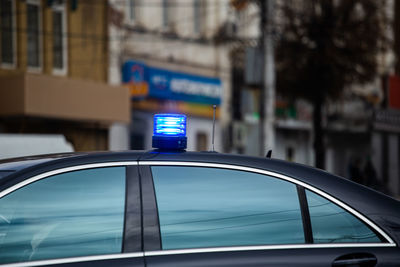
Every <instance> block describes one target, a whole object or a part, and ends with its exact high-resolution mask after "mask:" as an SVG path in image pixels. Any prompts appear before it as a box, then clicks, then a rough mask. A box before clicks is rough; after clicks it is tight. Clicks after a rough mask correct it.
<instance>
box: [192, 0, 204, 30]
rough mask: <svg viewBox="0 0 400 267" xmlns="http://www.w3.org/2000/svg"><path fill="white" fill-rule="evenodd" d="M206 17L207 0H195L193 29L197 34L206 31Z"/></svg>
mask: <svg viewBox="0 0 400 267" xmlns="http://www.w3.org/2000/svg"><path fill="white" fill-rule="evenodd" d="M205 18H206V2H205V1H204V0H194V6H193V31H194V33H195V34H202V33H204V25H205Z"/></svg>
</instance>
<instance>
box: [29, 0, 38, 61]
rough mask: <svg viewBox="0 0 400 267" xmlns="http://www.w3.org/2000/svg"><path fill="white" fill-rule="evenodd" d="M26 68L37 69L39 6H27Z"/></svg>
mask: <svg viewBox="0 0 400 267" xmlns="http://www.w3.org/2000/svg"><path fill="white" fill-rule="evenodd" d="M26 8H27V28H28V31H27V33H28V45H27V49H28V51H27V52H28V66H29V67H39V66H40V63H39V6H38V5H32V4H27V5H26Z"/></svg>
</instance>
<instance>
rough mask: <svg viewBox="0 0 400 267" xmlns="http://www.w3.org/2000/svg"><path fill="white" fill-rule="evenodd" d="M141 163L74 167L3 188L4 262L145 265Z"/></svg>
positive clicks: (0, 259) (0, 233)
mask: <svg viewBox="0 0 400 267" xmlns="http://www.w3.org/2000/svg"><path fill="white" fill-rule="evenodd" d="M127 164H129V166H126V165H127ZM136 164H137V163H136V162H133V163H118V162H112V163H96V164H87V165H80V166H69V167H65V168H61V169H58V170H51V171H48V172H44V173H42V174H39V175H36V176H33V177H27V178H26V179H25V180H23V181H22V182H20V183H18V184H15V185H13V186H11V187H9V188H7V189H5V190H3V191H2V192H1V193H0V264H11V265H13V266H41V265H59V264H63V265H64V266H94V265H95V266H106V265H107V266H110V265H112V266H144V259H143V252H142V245H141V244H142V241H141V215H140V212H141V202H140V200H141V199H140V187H139V176H138V169H137V166H135V165H136Z"/></svg>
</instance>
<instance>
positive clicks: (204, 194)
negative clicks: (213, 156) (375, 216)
mask: <svg viewBox="0 0 400 267" xmlns="http://www.w3.org/2000/svg"><path fill="white" fill-rule="evenodd" d="M139 164H140V165H141V166H140V172H141V176H142V181H145V183H144V186H145V187H146V185H147V187H146V189H144V190H148V191H149V192H148V193H149V194H148V195H149V196H151V195H152V194H150V191H152V190H154V193H153V192H151V193H153V194H155V196H154V197H152V198H153V199H148V200H147V202H144V209H147V210H148V211H151V210H153V211H155V210H156V211H157V213H153V214H152V215H150V214H149V215H147V218H148V219H149V221H146V217H144V233H146V231H148V232H149V237H150V236H151V242H149V243H148V244H149V245H148V246H146V243H147V240H146V236H145V239H144V242H145V258H146V263H147V266H398V264H399V262H400V258H399V255H400V254H399V250H398V248H397V247H396V244H394V243H391V242H390V240H387V239H385V237H384V236H383V235H382V234H381V233H379V232H378V231H377V230H376V229H375V228H372V227H371V225H369V224H368V223H366V222H365V221H362V220H361V219H360V218H356V216H355V215H353V214H350V212H349V211H348V210H345V209H344V208H343V207H340V206H338V205H337V203H333V202H332V201H331V200H328V199H325V198H324V197H323V196H320V195H319V194H318V193H322V192H320V191H319V190H318V189H314V188H311V187H309V186H308V185H306V184H304V183H301V182H298V181H296V180H295V179H293V178H290V177H286V176H283V175H280V174H275V173H271V172H267V171H263V170H259V169H253V168H247V167H240V166H234V165H226V164H211V163H199V162H156V161H154V162H145V161H143V162H140V163H139ZM305 187H306V188H305ZM316 192H318V193H316ZM307 200H308V201H307ZM146 207H147V208H146ZM150 217H151V218H150ZM157 217H158V218H157ZM147 224H148V225H149V226H150V227H149V228H148V229H147V230H146V228H147ZM157 224H158V225H159V230H158V229H157V227H155V226H156V225H157ZM150 228H151V229H152V230H149V229H150ZM383 234H384V233H383ZM149 239H150V238H149Z"/></svg>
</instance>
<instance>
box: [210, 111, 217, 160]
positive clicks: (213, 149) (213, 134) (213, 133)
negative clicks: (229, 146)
mask: <svg viewBox="0 0 400 267" xmlns="http://www.w3.org/2000/svg"><path fill="white" fill-rule="evenodd" d="M216 109H217V105H213V128H212V141H211V142H212V152H215V147H214V136H215V112H216Z"/></svg>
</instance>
